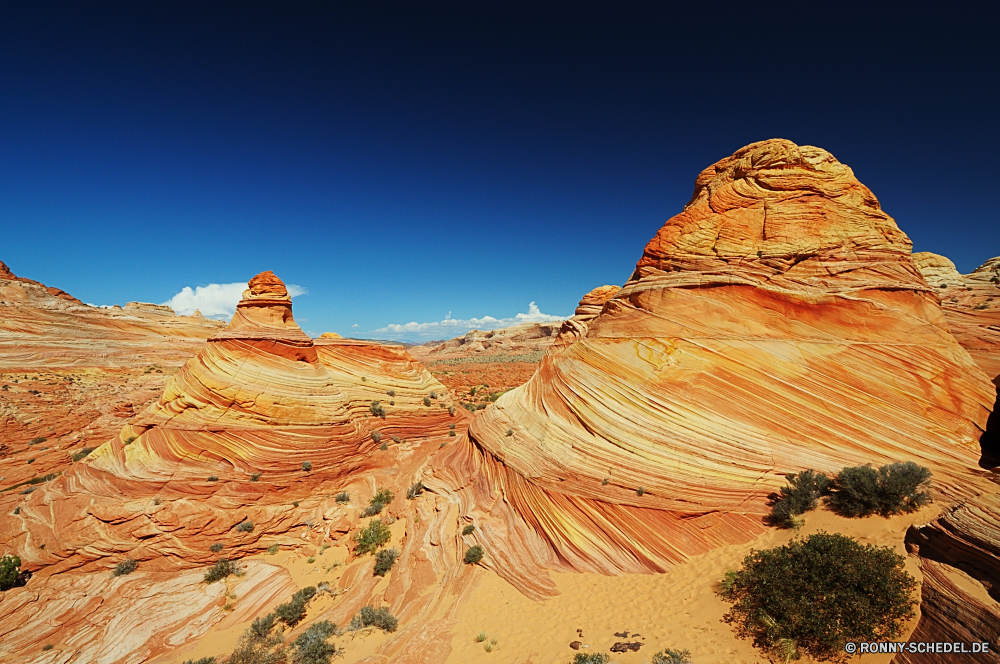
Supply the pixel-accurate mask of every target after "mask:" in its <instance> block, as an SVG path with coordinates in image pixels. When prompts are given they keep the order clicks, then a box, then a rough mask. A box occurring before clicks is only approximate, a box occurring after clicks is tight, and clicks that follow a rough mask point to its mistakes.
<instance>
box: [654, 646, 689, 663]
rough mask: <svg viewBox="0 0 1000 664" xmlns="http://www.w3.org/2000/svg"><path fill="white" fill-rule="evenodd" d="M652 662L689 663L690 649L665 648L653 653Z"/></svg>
mask: <svg viewBox="0 0 1000 664" xmlns="http://www.w3.org/2000/svg"><path fill="white" fill-rule="evenodd" d="M652 664H691V651H689V650H672V649H671V648H666V649H664V650H661V651H660V652H658V653H655V654H654V655H653V661H652Z"/></svg>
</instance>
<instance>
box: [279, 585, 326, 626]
mask: <svg viewBox="0 0 1000 664" xmlns="http://www.w3.org/2000/svg"><path fill="white" fill-rule="evenodd" d="M314 595H316V588H315V586H307V587H305V588H303V589H302V590H299V591H297V592H296V593H295V594H294V595H292V599H291V601H289V602H285V603H284V604H280V605H278V607H277V608H276V609H275V610H274V613H275V615H277V616H278V620H280V621H281V622H283V623H285V624H286V625H288V626H289V627H295V626H296V625H298V624H299V623H300V622H302V619H303V618H305V617H306V604H308V603H309V600H311V599H312V598H313V596H314Z"/></svg>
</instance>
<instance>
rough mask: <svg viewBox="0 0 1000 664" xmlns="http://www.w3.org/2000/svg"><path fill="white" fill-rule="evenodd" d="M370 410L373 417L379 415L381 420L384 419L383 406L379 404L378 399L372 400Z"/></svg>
mask: <svg viewBox="0 0 1000 664" xmlns="http://www.w3.org/2000/svg"><path fill="white" fill-rule="evenodd" d="M371 411H372V415H374V416H375V417H381V418H382V419H383V420H384V419H385V407H384V406H382V405H380V404H379V402H378V400H375V401H372V405H371Z"/></svg>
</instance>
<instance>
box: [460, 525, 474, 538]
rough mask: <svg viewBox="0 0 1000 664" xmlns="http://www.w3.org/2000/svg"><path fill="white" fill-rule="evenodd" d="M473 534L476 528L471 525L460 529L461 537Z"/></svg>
mask: <svg viewBox="0 0 1000 664" xmlns="http://www.w3.org/2000/svg"><path fill="white" fill-rule="evenodd" d="M474 532H476V527H475V526H474V525H472V524H471V523H470V524H469V525H467V526H466V527H465V528H462V534H463V535H471V534H472V533H474Z"/></svg>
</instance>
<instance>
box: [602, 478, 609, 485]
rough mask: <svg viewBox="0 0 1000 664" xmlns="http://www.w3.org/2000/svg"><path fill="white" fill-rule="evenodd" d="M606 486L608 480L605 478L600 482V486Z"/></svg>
mask: <svg viewBox="0 0 1000 664" xmlns="http://www.w3.org/2000/svg"><path fill="white" fill-rule="evenodd" d="M607 485H608V478H607V477H605V478H604V479H603V480H601V486H607Z"/></svg>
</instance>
